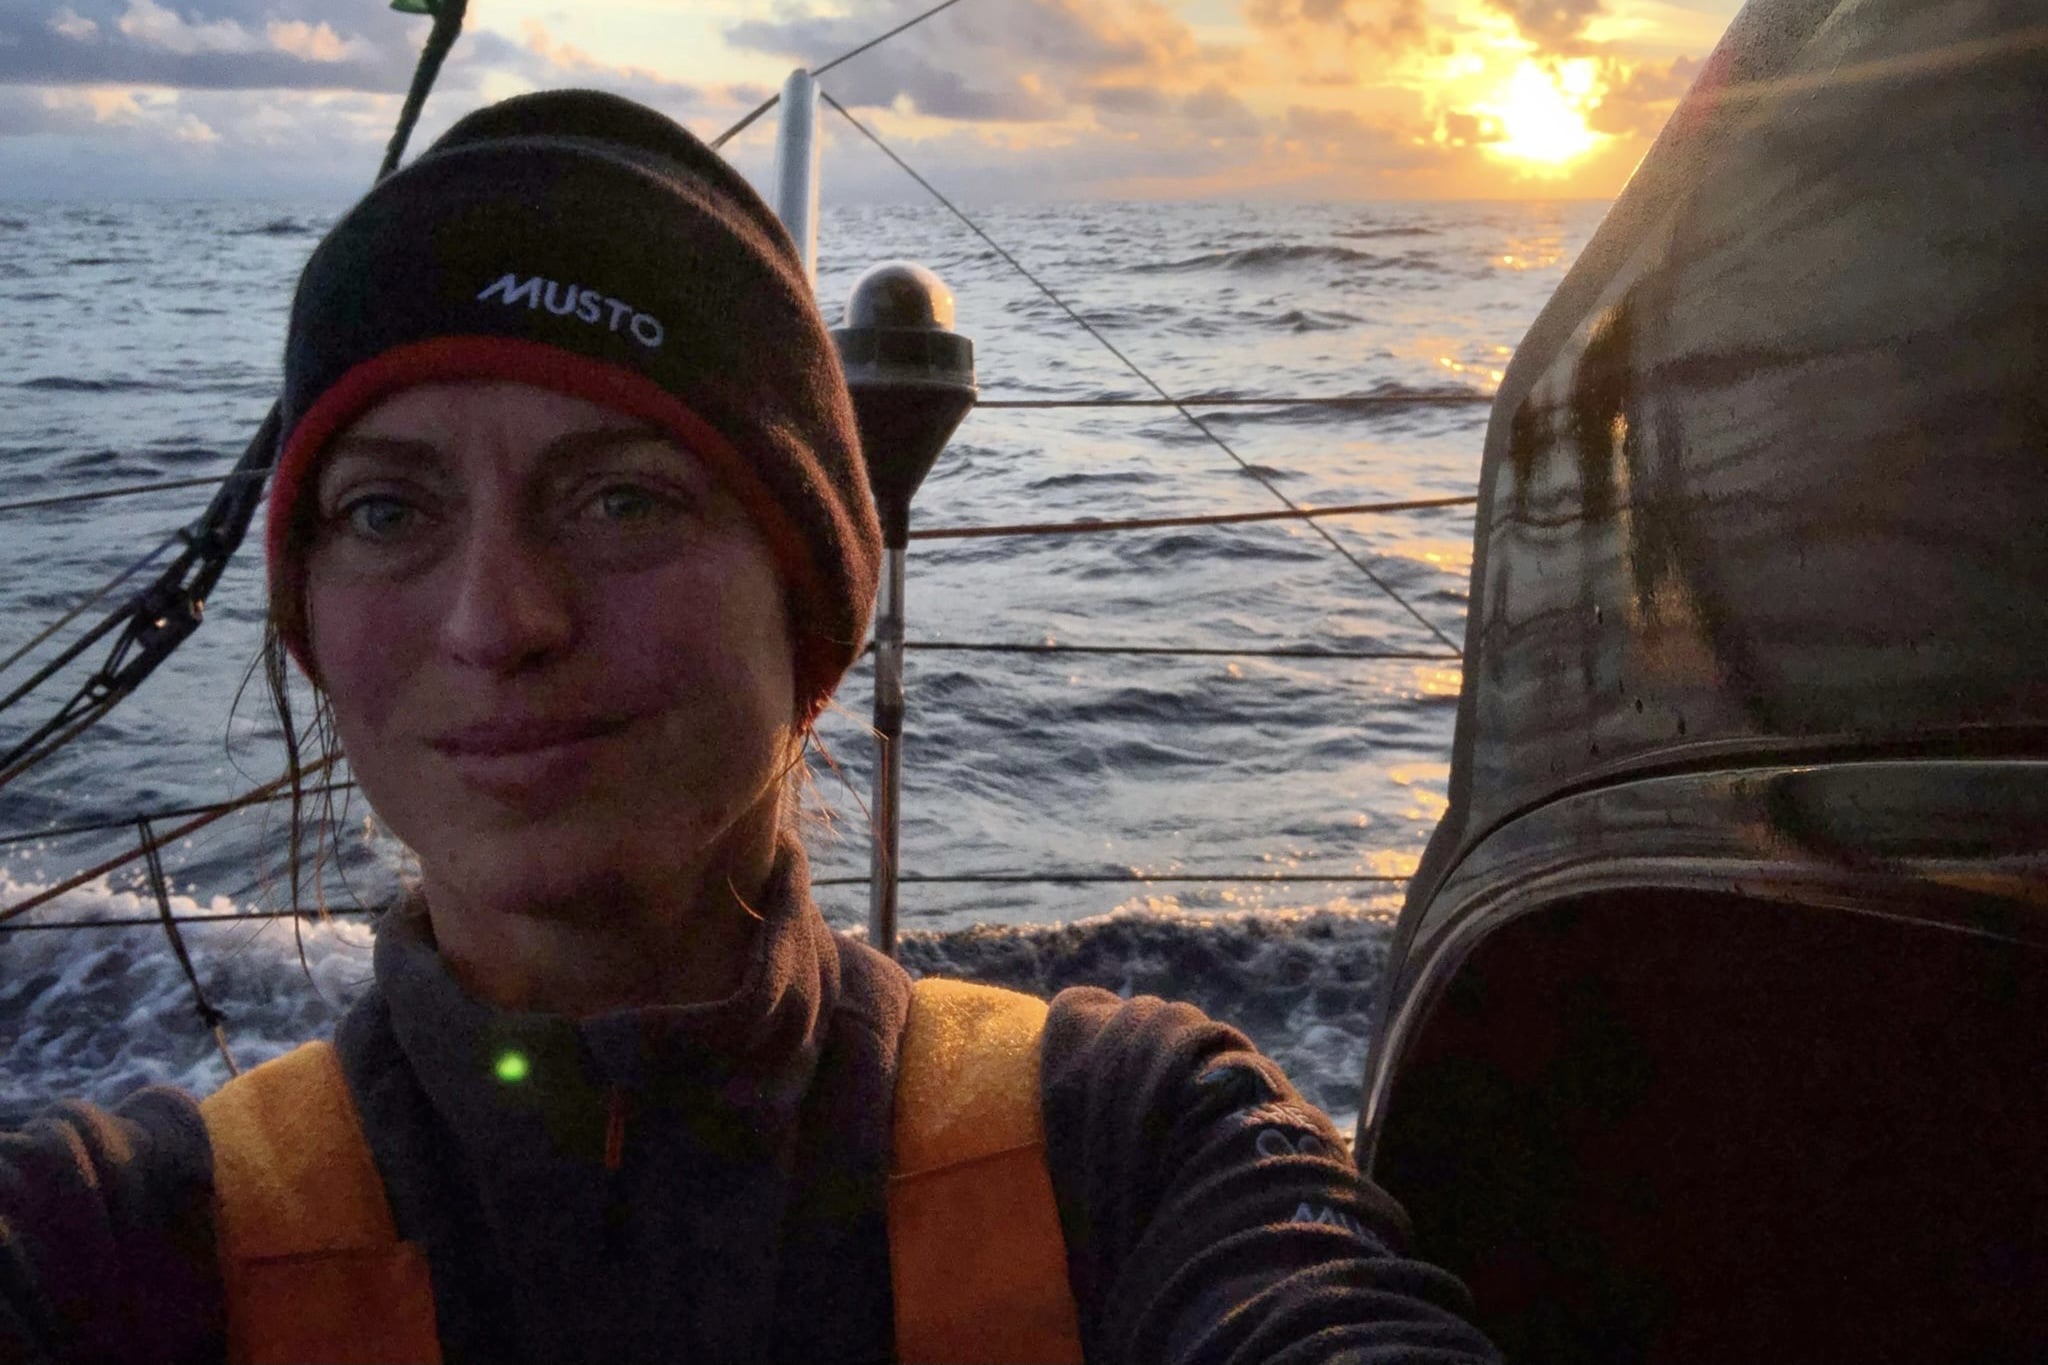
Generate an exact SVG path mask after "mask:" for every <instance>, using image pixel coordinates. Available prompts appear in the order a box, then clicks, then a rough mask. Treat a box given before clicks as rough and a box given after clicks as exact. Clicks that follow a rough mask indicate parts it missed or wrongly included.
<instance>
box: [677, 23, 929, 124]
mask: <svg viewBox="0 0 2048 1365" xmlns="http://www.w3.org/2000/svg"><path fill="white" fill-rule="evenodd" d="M959 3H960V0H942V3H940V4H936V5H933V6H932V7H931V8H930V9H928V10H926V11H925V12H924V13H922V14H919V15H917V16H916V17H914V18H911V19H906V20H904V21H903V22H902V23H900V24H898V25H896V27H894V28H892V29H890V30H889V31H888V32H887V33H884V34H883V35H882V36H881V37H879V38H870V39H868V40H867V41H866V42H864V43H862V44H861V45H860V46H859V47H856V48H854V49H852V50H851V51H847V52H842V53H840V54H839V55H838V56H837V57H834V58H833V59H832V60H831V61H829V62H827V63H825V64H824V65H823V66H821V67H817V68H815V69H814V70H812V72H811V73H810V74H811V77H812V78H813V79H816V78H817V77H819V76H822V75H824V74H825V73H826V72H827V71H830V70H832V68H834V67H836V66H839V65H841V64H843V63H845V62H850V61H852V60H853V59H854V58H855V57H858V56H860V54H861V53H863V52H866V51H867V50H868V49H869V48H871V47H878V46H880V45H881V44H883V43H886V42H888V41H889V40H890V39H891V38H894V37H895V36H896V35H897V34H899V33H902V32H904V31H905V30H906V29H913V28H916V27H917V26H918V25H919V24H921V23H923V22H924V21H925V20H927V19H929V18H931V17H932V16H933V15H934V14H937V13H938V12H939V11H940V10H948V9H951V8H953V6H955V5H957V4H959ZM780 103H782V95H781V93H780V92H777V93H776V94H773V95H770V96H769V97H768V98H767V99H765V100H763V101H761V103H760V104H758V105H756V106H754V108H753V110H752V111H750V112H749V113H748V114H747V116H746V117H745V118H743V119H741V120H740V121H739V122H738V123H735V124H734V125H733V126H732V127H730V128H728V129H726V130H725V131H724V132H722V133H720V134H719V135H718V136H717V137H715V138H713V139H711V150H712V151H714V152H715V151H717V150H718V149H719V148H721V147H723V146H724V145H725V144H726V143H728V142H730V141H732V140H733V139H734V138H736V137H738V136H739V135H740V134H741V133H744V132H745V131H746V130H747V129H749V128H751V127H753V126H754V121H755V120H756V119H758V118H760V117H761V115H763V114H765V113H767V112H768V111H769V110H770V109H773V108H774V107H775V106H776V105H778V104H780Z"/></svg>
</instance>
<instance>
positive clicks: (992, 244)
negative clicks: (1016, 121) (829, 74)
mask: <svg viewBox="0 0 2048 1365" xmlns="http://www.w3.org/2000/svg"><path fill="white" fill-rule="evenodd" d="M818 98H819V99H822V100H824V101H825V103H827V104H829V105H831V106H832V107H833V108H834V109H837V110H838V111H839V113H840V115H841V116H842V117H843V118H845V120H846V121H847V122H848V123H850V124H852V125H853V127H854V130H855V131H856V132H858V133H859V134H860V135H861V136H862V137H864V138H866V139H867V140H868V141H870V142H872V143H874V144H875V146H876V147H877V148H879V149H880V150H881V153H882V155H884V156H886V157H888V158H889V159H890V160H891V161H893V162H895V163H896V164H897V165H898V166H899V167H901V168H902V170H903V173H904V174H906V175H908V176H909V177H910V178H911V179H912V180H915V181H916V182H917V183H918V184H919V185H921V186H923V187H924V189H925V191H926V192H927V193H929V194H930V195H931V196H932V197H933V198H934V199H936V200H938V201H939V203H940V205H941V206H943V207H944V208H945V209H946V211H947V212H949V213H951V214H952V215H953V216H954V217H955V218H958V219H959V220H960V221H961V223H962V224H964V225H965V226H966V228H967V230H968V231H970V232H972V233H973V234H974V235H975V236H977V237H979V238H980V239H981V240H982V242H983V243H984V244H986V245H987V246H988V248H989V249H990V250H991V251H993V252H995V253H996V254H997V255H998V256H1000V257H1002V258H1003V260H1005V261H1006V262H1008V263H1009V264H1010V266H1011V267H1012V268H1013V269H1015V270H1016V271H1017V273H1019V274H1020V275H1022V276H1023V277H1024V278H1025V279H1027V280H1029V281H1030V282H1031V283H1032V284H1033V285H1035V286H1036V287H1037V288H1038V290H1039V292H1040V293H1042V294H1044V295H1045V296H1046V298H1048V299H1050V300H1052V302H1053V304H1054V305H1055V306H1056V307H1057V308H1058V309H1059V310H1060V311H1061V312H1063V313H1065V314H1066V315H1067V317H1068V318H1070V319H1072V320H1073V322H1074V324H1075V325H1076V326H1078V327H1080V328H1081V329H1082V330H1083V331H1085V332H1087V333H1088V335H1089V336H1091V337H1093V338H1095V340H1096V341H1097V342H1099V343H1100V344H1101V346H1102V348H1103V349H1104V350H1106V351H1108V352H1109V353H1110V354H1111V355H1113V356H1115V357H1116V358H1117V359H1118V360H1119V361H1121V362H1123V365H1124V367H1125V368H1126V369H1128V370H1130V372H1131V373H1132V374H1134V375H1136V376H1137V377H1138V378H1139V379H1141V380H1143V381H1144V383H1145V386H1146V387H1147V388H1149V389H1151V390H1152V392H1153V393H1155V394H1157V395H1158V396H1159V398H1160V400H1161V402H1162V403H1163V404H1164V405H1165V406H1168V407H1171V408H1173V409H1175V410H1176V411H1177V412H1179V413H1180V415H1181V416H1183V417H1185V418H1187V420H1188V421H1189V422H1190V423H1191V424H1193V426H1194V428H1195V430H1197V431H1199V432H1201V433H1202V434H1203V435H1204V436H1206V437H1208V438H1209V439H1210V440H1211V441H1213V442H1214V443H1215V445H1216V447H1217V449H1219V450H1221V451H1222V452H1223V453H1224V454H1226V455H1228V456H1229V457H1230V458H1231V459H1232V460H1234V461H1235V462H1236V463H1237V467H1238V468H1239V469H1241V470H1243V471H1244V472H1245V473H1247V474H1249V475H1251V476H1252V477H1253V478H1255V479H1257V480H1258V481H1259V482H1260V483H1261V484H1263V485H1265V488H1266V491H1267V492H1269V493H1271V494H1272V495H1273V496H1274V497H1275V498H1277V499H1278V500H1279V501H1280V503H1281V505H1282V506H1284V507H1286V508H1287V509H1288V510H1289V511H1291V512H1295V513H1299V512H1300V511H1301V510H1302V509H1301V508H1300V507H1299V506H1298V505H1297V504H1296V503H1295V501H1294V499H1292V498H1290V497H1288V496H1287V494H1285V493H1283V492H1282V491H1281V490H1280V487H1279V485H1277V484H1275V483H1274V482H1273V481H1272V480H1271V479H1270V478H1268V477H1266V475H1265V474H1264V472H1262V471H1261V470H1260V469H1259V468H1258V467H1257V466H1255V465H1253V464H1252V463H1251V462H1250V461H1248V460H1246V459H1245V458H1244V457H1243V456H1242V455H1240V454H1238V453H1237V451H1236V450H1235V449H1233V448H1232V447H1231V445H1230V443H1229V442H1228V441H1226V440H1224V439H1223V438H1222V437H1221V436H1218V435H1217V434H1216V433H1215V432H1213V431H1211V430H1210V429H1209V428H1208V427H1207V426H1206V425H1204V424H1203V422H1202V420H1201V419H1200V418H1198V417H1196V416H1195V414H1194V413H1192V412H1190V411H1189V410H1188V407H1187V405H1186V404H1185V403H1182V402H1181V401H1180V400H1179V399H1177V398H1175V397H1174V396H1173V395H1172V394H1169V393H1168V392H1167V391H1166V389H1165V387H1164V386H1162V385H1161V384H1160V383H1159V381H1158V380H1156V379H1154V378H1153V377H1152V376H1151V375H1149V374H1147V373H1146V372H1145V371H1144V370H1143V369H1142V368H1141V367H1140V366H1139V365H1138V363H1137V362H1136V361H1134V360H1132V359H1131V358H1130V357H1129V356H1127V355H1125V354H1124V353H1123V352H1122V351H1120V350H1118V349H1117V347H1116V346H1115V344H1114V343H1112V342H1111V341H1110V339H1109V338H1108V337H1106V336H1104V335H1103V334H1102V333H1101V332H1099V331H1097V330H1096V329H1095V327H1094V325H1093V324H1092V323H1090V322H1089V321H1088V319H1086V318H1084V317H1082V316H1081V315H1080V314H1079V313H1077V312H1075V311H1074V309H1073V308H1072V307H1070V306H1069V305H1068V304H1067V301H1066V300H1065V299H1063V298H1061V297H1060V296H1059V295H1058V294H1056V293H1054V292H1053V291H1052V289H1051V287H1050V286H1048V285H1047V284H1046V283H1045V281H1043V280H1041V279H1039V278H1038V277H1037V276H1036V275H1034V274H1032V273H1031V272H1030V271H1029V270H1027V269H1025V267H1024V263H1023V262H1021V261H1019V260H1018V259H1017V258H1016V257H1015V256H1012V255H1011V254H1010V253H1009V252H1008V251H1007V250H1005V249H1004V248H1003V246H1002V244H1001V243H999V242H997V241H996V239H995V238H993V237H991V236H989V235H988V233H986V232H984V231H983V230H982V228H981V225H980V224H978V223H976V222H975V221H974V220H973V219H972V218H969V217H968V216H967V215H966V214H965V213H964V212H962V211H961V209H960V206H959V205H957V204H955V203H954V202H953V201H952V200H950V199H948V198H947V197H946V196H945V195H943V194H941V193H940V192H939V189H938V187H937V186H936V185H934V184H932V182H931V181H929V180H927V179H925V178H924V177H923V176H921V175H919V174H918V173H917V171H916V170H914V169H912V167H911V165H910V163H909V162H907V161H905V160H904V159H903V158H902V157H900V156H898V155H896V153H895V152H894V151H893V150H891V149H890V147H889V144H888V143H886V142H884V141H882V139H881V138H879V137H877V136H876V135H875V134H874V133H873V132H872V131H871V130H870V129H869V128H868V126H867V125H866V124H864V123H862V122H861V121H860V120H859V119H857V118H855V117H854V116H853V114H852V113H851V112H850V111H849V110H848V109H847V107H846V106H845V105H843V104H841V103H840V102H839V101H838V100H836V99H833V98H832V96H831V95H830V94H829V93H828V92H826V91H824V90H820V91H819V92H818ZM1309 526H1310V527H1311V528H1313V529H1314V530H1315V532H1316V534H1317V535H1320V536H1321V537H1322V538H1323V539H1324V540H1326V541H1328V542H1329V545H1330V548H1331V549H1333V550H1335V551H1336V552H1337V553H1338V554H1340V555H1342V556H1343V557H1344V558H1345V559H1347V560H1349V561H1350V562H1351V566H1352V567H1353V568H1355V569H1357V570H1358V571H1359V572H1360V573H1362V574H1364V575H1365V576H1366V578H1367V579H1369V580H1371V582H1372V584H1373V586H1374V587H1376V588H1378V589H1379V590H1380V591H1381V592H1383V593H1385V594H1386V595H1387V596H1388V597H1390V598H1392V599H1393V600H1394V602H1395V603H1396V604H1397V605H1399V606H1400V608H1401V609H1402V610H1403V611H1405V612H1407V613H1408V614H1409V615H1410V616H1412V617H1414V618H1415V619H1416V621H1418V622H1419V623H1420V624H1421V625H1422V628H1423V629H1424V630H1427V631H1428V632H1429V633H1430V634H1431V635H1434V636H1435V637H1436V638H1437V640H1438V641H1439V642H1440V643H1442V645H1443V646H1444V648H1445V649H1449V650H1453V651H1455V650H1456V649H1457V648H1458V646H1457V643H1456V642H1455V641H1453V640H1452V639H1451V637H1450V636H1448V635H1446V634H1444V633H1443V631H1441V630H1439V629H1438V628H1437V626H1436V625H1435V623H1434V622H1432V621H1431V620H1430V619H1429V618H1428V617H1426V616H1424V615H1423V614H1422V613H1421V612H1419V611H1417V610H1416V609H1415V608H1414V607H1413V606H1411V605H1409V603H1408V600H1407V599H1406V598H1404V597H1402V596H1401V594H1399V593H1398V592H1395V591H1394V589H1393V588H1392V587H1391V586H1390V585H1389V584H1388V583H1387V582H1386V581H1385V580H1384V579H1382V578H1381V577H1380V576H1379V575H1378V574H1376V573H1374V572H1373V571H1372V569H1371V568H1370V567H1368V566H1367V564H1366V563H1365V561H1364V560H1362V559H1360V558H1359V557H1358V556H1357V555H1355V554H1353V553H1351V551H1349V550H1347V549H1345V548H1344V546H1343V544H1342V543H1340V542H1339V541H1338V539H1337V538H1336V537H1335V536H1333V535H1331V534H1330V533H1329V531H1327V530H1326V529H1324V528H1323V527H1321V526H1319V525H1317V524H1316V523H1315V522H1313V521H1311V522H1310V523H1309Z"/></svg>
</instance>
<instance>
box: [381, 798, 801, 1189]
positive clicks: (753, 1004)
mask: <svg viewBox="0 0 2048 1365" xmlns="http://www.w3.org/2000/svg"><path fill="white" fill-rule="evenodd" d="M757 908H758V909H759V910H760V912H761V915H762V919H763V924H762V926H761V929H760V931H759V932H758V933H757V934H756V935H755V939H754V944H753V950H752V954H751V957H750V960H749V962H748V966H747V969H746V972H745V974H744V976H743V978H742V980H741V983H740V985H739V987H738V989H737V990H735V991H734V992H733V993H732V994H731V995H729V996H727V997H726V998H724V999H723V1000H715V1001H709V1002H705V1003H702V1004H693V1005H677V1006H663V1007H657V1008H650V1009H629V1010H618V1011H614V1012H612V1013H608V1014H601V1015H594V1016H591V1017H588V1018H583V1019H572V1018H569V1017H567V1016H563V1015H556V1014H546V1013H539V1012H529V1011H516V1010H499V1009H496V1008H493V1007H492V1006H490V1005H487V1004H484V1003H482V1002H480V1001H478V1000H475V999H473V998H472V997H470V996H469V994H468V993H467V992H465V991H464V990H463V988H462V987H461V985H460V984H459V983H458V982H457V981H456V979H455V977H454V974H453V973H452V972H451V971H450V970H449V967H448V964H447V963H446V962H445V961H444V960H443V959H442V958H441V956H440V953H439V952H438V951H437V950H436V947H435V944H434V940H433V932H432V928H431V925H430V923H429V921H428V919H427V916H426V913H425V908H424V905H423V904H420V903H417V902H414V903H411V904H408V905H405V906H403V907H401V908H400V909H398V910H395V911H393V912H392V914H391V915H389V916H388V917H387V918H386V920H385V922H384V924H383V925H382V926H381V927H380V929H379V932H378V936H377V946H376V952H375V955H374V958H373V964H374V971H375V975H376V985H377V989H378V990H379V992H380V993H381V994H382V996H383V998H384V1000H385V1002H386V1005H387V1007H388V1009H389V1011H390V1016H391V1022H392V1027H393V1030H394V1032H395V1034H396V1036H397V1039H398V1043H399V1047H400V1049H401V1050H402V1051H403V1053H404V1054H405V1057H406V1060H407V1062H408V1063H409V1064H410V1067H411V1070H412V1072H413V1074H414V1076H415V1077H416V1078H417V1079H418V1081H419V1084H420V1086H421V1088H422V1089H423V1090H424V1091H425V1093H426V1095H427V1098H428V1100H429V1101H430V1102H431V1104H432V1105H433V1107H434V1109H435V1111H436V1112H437V1113H438V1114H439V1115H440V1117H441V1118H442V1120H443V1121H444V1122H446V1123H447V1124H448V1126H449V1127H450V1128H451V1129H452V1130H453V1131H454V1133H455V1134H456V1136H457V1137H458V1138H459V1139H460V1141H461V1142H462V1145H463V1146H464V1148H465V1149H467V1150H468V1151H469V1152H470V1153H471V1155H472V1156H473V1157H474V1158H476V1159H479V1160H484V1161H490V1162H494V1163H512V1164H525V1163H528V1162H532V1161H539V1162H542V1163H547V1164H552V1163H554V1162H556V1161H560V1160H568V1161H572V1162H582V1161H588V1160H592V1159H598V1160H602V1159H603V1157H604V1155H605V1153H606V1151H607V1148H608V1146H609V1145H611V1143H613V1142H616V1136H615V1134H612V1133H608V1129H607V1125H608V1123H609V1124H611V1125H613V1126H616V1124H617V1123H618V1122H619V1119H618V1115H619V1113H620V1112H621V1111H622V1106H623V1108H624V1110H627V1111H630V1112H631V1113H633V1114H635V1115H642V1116H644V1115H647V1114H650V1113H651V1114H655V1115H660V1116H664V1117H666V1118H668V1119H671V1120H675V1121H680V1122H682V1123H684V1124H686V1125H688V1126H689V1127H691V1128H692V1129H694V1130H696V1131H697V1133H698V1135H699V1136H700V1137H705V1138H707V1139H708V1138H715V1139H717V1140H718V1141H719V1143H720V1145H739V1146H746V1145H752V1144H758V1143H762V1142H770V1141H772V1140H773V1139H774V1138H775V1137H776V1136H777V1135H779V1134H782V1133H785V1132H787V1131H788V1129H789V1127H790V1126H791V1125H792V1123H793V1122H794V1119H795V1115H796V1110H797V1106H798V1104H799V1103H800V1101H801V1099H802V1097H803V1094H804V1092H805V1090H806V1089H807V1088H808V1087H809V1084H810V1080H811V1075H812V1072H813V1070H814V1069H815V1067H816V1064H817V1058H818V1051H819V1048H820V1046H821V1044H822V1041H823V1037H824V1032H825V1029H826V1026H827V1024H828V1022H829V1020H830V1016H831V1013H832V1009H833V1007H834V1005H835V1004H836V1003H837V1001H838V996H839V989H840V981H839V956H838V952H837V949H836V946H835V944H834V942H833V939H832V934H831V931H830V929H828V928H827V927H826V925H825V922H824V918H823V917H822V916H821V915H820V914H819V913H818V910H817V907H816V906H815V905H813V904H812V902H811V897H810V872H809V867H808V864H807V861H806V859H805V857H804V853H803V850H802V848H801V847H800V846H799V845H798V844H797V843H796V842H795V841H794V840H793V839H792V840H785V841H784V844H783V847H782V848H781V850H780V851H779V852H778V855H777V858H776V863H775V869H774V872H773V873H772V874H771V876H770V878H769V885H768V888H767V891H766V893H765V894H764V896H763V897H762V902H761V904H760V906H759V907H757ZM608 1139H609V1141H608Z"/></svg>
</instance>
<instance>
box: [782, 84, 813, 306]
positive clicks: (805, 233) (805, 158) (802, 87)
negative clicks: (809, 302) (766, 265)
mask: <svg viewBox="0 0 2048 1365" xmlns="http://www.w3.org/2000/svg"><path fill="white" fill-rule="evenodd" d="M778 107H779V109H780V110H781V125H780V127H779V128H778V129H777V131H776V134H775V180H774V186H775V214H776V216H777V217H779V218H780V219H782V225H783V226H784V227H786V228H788V229H789V235H790V236H791V237H792V238H794V239H795V240H796V249H797V251H798V253H799V254H801V255H802V257H803V261H804V274H805V275H807V276H808V277H809V278H810V281H811V283H812V284H813V285H815V284H817V282H818V150H819V147H818V85H817V82H815V81H813V80H812V79H811V73H810V72H808V71H805V70H803V69H802V68H798V69H797V70H795V71H792V72H790V73H789V79H788V80H786V81H784V82H783V83H782V103H781V104H780V105H779V106H778Z"/></svg>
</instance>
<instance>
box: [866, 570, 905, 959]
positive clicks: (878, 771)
mask: <svg viewBox="0 0 2048 1365" xmlns="http://www.w3.org/2000/svg"><path fill="white" fill-rule="evenodd" d="M904 553H905V550H904V547H903V546H901V545H891V546H889V547H888V548H887V549H886V550H885V551H884V552H883V563H882V588H881V591H880V592H879V593H878V594H877V595H876V598H875V796H874V806H873V810H874V835H875V847H874V856H873V860H872V862H871V863H870V865H869V870H868V946H869V947H871V948H874V949H875V950H876V951H878V952H883V953H887V954H888V955H889V956H890V957H894V956H896V876H897V870H898V869H897V864H896V852H897V847H898V832H899V828H900V821H899V818H898V814H897V811H898V807H897V794H898V793H899V792H900V791H901V790H902V786H903V559H904Z"/></svg>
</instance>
